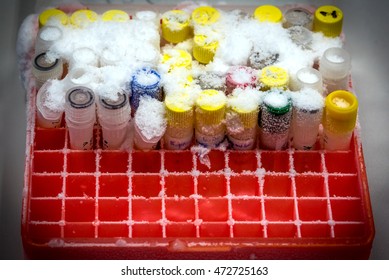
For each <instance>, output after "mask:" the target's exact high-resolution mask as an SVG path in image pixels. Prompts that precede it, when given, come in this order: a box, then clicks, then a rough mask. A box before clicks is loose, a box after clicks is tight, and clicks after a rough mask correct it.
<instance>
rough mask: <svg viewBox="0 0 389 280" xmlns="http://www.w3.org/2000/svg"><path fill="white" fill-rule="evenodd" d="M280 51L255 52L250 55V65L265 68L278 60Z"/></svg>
mask: <svg viewBox="0 0 389 280" xmlns="http://www.w3.org/2000/svg"><path fill="white" fill-rule="evenodd" d="M279 56H280V55H279V54H278V53H263V52H253V53H251V54H250V56H249V61H248V65H249V66H250V67H251V68H254V69H263V68H265V67H266V66H270V65H273V64H274V63H276V62H277V61H278V58H279Z"/></svg>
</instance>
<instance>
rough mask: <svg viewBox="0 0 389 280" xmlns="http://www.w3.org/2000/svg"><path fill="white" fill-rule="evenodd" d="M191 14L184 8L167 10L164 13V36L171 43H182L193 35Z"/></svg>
mask: <svg viewBox="0 0 389 280" xmlns="http://www.w3.org/2000/svg"><path fill="white" fill-rule="evenodd" d="M189 23H190V15H189V14H188V13H187V12H185V11H182V10H171V11H167V12H165V13H164V14H163V15H162V26H161V28H162V37H163V38H164V39H165V40H166V41H168V42H169V43H174V44H177V43H180V42H183V41H185V40H187V39H189V37H190V36H191V32H192V30H191V27H190V25H189Z"/></svg>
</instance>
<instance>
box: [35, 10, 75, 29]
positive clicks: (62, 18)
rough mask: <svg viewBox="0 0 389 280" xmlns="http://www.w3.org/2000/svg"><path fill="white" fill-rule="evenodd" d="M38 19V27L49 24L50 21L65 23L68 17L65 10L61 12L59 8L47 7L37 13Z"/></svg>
mask: <svg viewBox="0 0 389 280" xmlns="http://www.w3.org/2000/svg"><path fill="white" fill-rule="evenodd" d="M38 21H39V27H40V28H42V27H43V26H46V25H49V24H51V22H52V21H57V22H59V23H61V24H62V25H66V24H67V23H68V21H69V17H68V15H67V14H66V13H65V12H63V11H61V10H58V9H47V10H44V11H43V12H42V13H40V14H39V16H38Z"/></svg>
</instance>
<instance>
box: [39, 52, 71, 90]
mask: <svg viewBox="0 0 389 280" xmlns="http://www.w3.org/2000/svg"><path fill="white" fill-rule="evenodd" d="M32 66H33V67H32V74H33V76H34V78H35V86H36V88H37V89H39V88H40V87H41V86H42V85H43V84H44V83H45V82H46V81H47V80H50V79H60V78H61V77H62V74H63V63H62V59H60V58H51V57H49V56H48V55H47V54H46V53H45V52H44V53H40V54H38V55H36V56H35V58H34V60H33V63H32Z"/></svg>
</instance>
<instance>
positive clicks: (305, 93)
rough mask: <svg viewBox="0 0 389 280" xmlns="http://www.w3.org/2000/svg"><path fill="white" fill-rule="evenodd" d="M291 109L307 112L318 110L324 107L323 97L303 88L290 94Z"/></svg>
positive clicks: (312, 90) (314, 91)
mask: <svg viewBox="0 0 389 280" xmlns="http://www.w3.org/2000/svg"><path fill="white" fill-rule="evenodd" d="M291 96H292V101H293V107H295V108H298V109H303V110H307V111H315V110H320V109H322V108H323V107H324V97H323V96H322V95H321V94H320V93H319V92H318V91H316V90H314V89H310V88H303V89H302V90H300V91H298V92H294V93H292V94H291Z"/></svg>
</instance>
